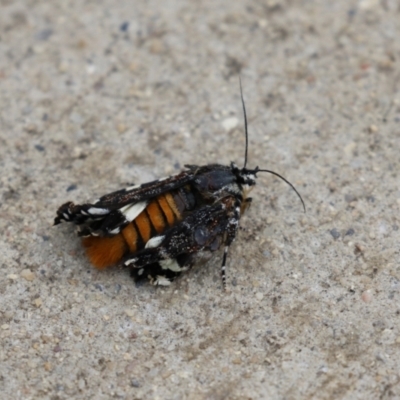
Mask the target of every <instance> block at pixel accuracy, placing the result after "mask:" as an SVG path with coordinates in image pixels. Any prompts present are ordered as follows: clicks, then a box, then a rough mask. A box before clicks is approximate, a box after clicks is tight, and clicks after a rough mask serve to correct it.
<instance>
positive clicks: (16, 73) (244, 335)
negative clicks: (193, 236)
mask: <svg viewBox="0 0 400 400" xmlns="http://www.w3.org/2000/svg"><path fill="white" fill-rule="evenodd" d="M122 3H124V4H122ZM124 23H129V26H127V25H125V26H124V25H123V24H124ZM126 28H127V29H126ZM399 35H400V6H399V4H398V2H397V1H394V0H382V1H377V0H360V1H347V0H340V1H295V0H293V1H290V0H288V1H280V0H277V1H264V2H263V1H251V0H246V1H236V2H231V1H197V0H196V1H190V2H188V1H172V0H170V1H163V2H158V1H153V0H152V1H140V2H139V1H138V2H135V5H133V2H118V3H116V2H113V1H110V0H109V1H92V2H89V1H86V2H77V1H69V2H66V1H52V2H48V1H28V0H26V1H7V0H2V1H1V2H0V88H1V92H0V129H1V130H0V146H1V147H0V165H1V182H0V193H1V199H2V200H1V205H0V229H1V232H2V233H3V234H2V239H1V240H0V254H1V269H2V274H1V277H0V291H1V305H0V319H1V321H0V338H1V350H0V352H1V359H0V376H1V380H0V390H1V392H2V397H3V398H21V399H22V398H23V399H34V398H51V399H69V398H71V397H73V398H82V399H87V398H96V399H107V398H113V397H115V398H127V399H133V398H135V399H186V398H190V399H225V398H226V399H242V398H251V399H259V398H268V399H271V398H276V399H305V398H307V399H308V398H318V399H332V398H335V399H367V398H370V399H373V398H374V399H375V398H382V399H387V398H400V383H399V382H400V372H399V358H400V351H399V348H400V331H399V325H400V324H399V322H400V301H399V298H400V263H399V246H400V240H399V239H400V231H399V226H400V221H399V219H400V217H399V208H400V188H399V172H398V171H399V170H400V158H399V144H400V143H399V142H400V139H399V136H400V106H399V104H400V103H399V101H400V93H399V91H400V88H399V77H400V68H399V59H400V41H399ZM239 70H240V71H241V76H242V80H243V85H244V91H245V99H246V104H247V109H248V117H249V122H250V128H249V131H250V152H249V158H250V162H249V164H250V166H255V165H259V166H260V167H264V168H270V169H274V170H275V171H277V172H279V173H282V174H283V175H284V176H286V177H287V178H288V179H289V180H290V181H291V182H293V183H294V184H295V185H296V186H297V188H298V189H299V191H300V192H301V193H302V195H303V197H304V199H305V201H306V204H307V207H308V212H307V214H306V215H304V214H303V213H302V212H301V205H300V203H299V201H298V199H297V198H296V196H295V195H294V193H293V192H292V191H291V190H290V189H289V188H288V187H287V186H286V185H285V184H283V183H282V182H280V181H277V180H275V179H273V177H270V176H262V177H260V179H259V184H258V186H257V188H256V189H255V190H254V194H253V197H254V202H253V206H252V208H251V209H250V211H249V213H248V214H247V215H246V216H245V217H243V219H242V224H241V225H242V227H243V228H244V229H243V230H242V231H241V232H240V237H239V239H238V240H237V241H236V244H235V246H234V247H233V249H232V251H231V254H230V259H229V266H228V271H227V273H228V287H229V289H230V292H229V293H226V294H225V293H223V292H222V291H221V283H220V278H219V265H220V259H219V258H217V259H215V261H214V262H212V263H210V264H209V265H208V266H207V267H205V268H202V269H197V270H194V271H191V272H190V273H188V274H187V275H185V276H184V277H183V278H182V279H180V280H179V281H178V282H176V283H174V284H173V285H172V286H171V287H170V288H168V289H164V290H163V289H162V290H158V289H157V290H156V289H154V288H152V287H150V286H149V285H143V286H141V287H136V286H135V285H134V284H133V283H132V282H131V280H130V278H129V274H128V273H127V271H124V270H119V269H114V270H112V271H109V272H103V273H102V272H97V271H95V270H93V269H91V267H90V265H89V263H88V262H87V260H86V258H85V256H84V254H83V251H82V249H81V247H80V243H79V241H78V239H77V238H76V237H75V236H74V233H73V229H72V228H69V227H67V226H62V227H60V228H59V227H57V228H55V227H54V228H53V227H52V226H51V224H52V219H53V218H54V215H55V211H56V209H57V207H58V206H59V205H60V204H61V203H63V202H65V201H66V200H74V201H77V202H82V201H85V200H90V199H94V198H96V197H97V196H99V195H101V194H104V193H107V192H109V191H112V190H114V189H117V188H119V187H122V186H124V185H125V184H126V183H128V182H130V183H131V182H136V183H138V182H141V181H147V180H149V179H153V178H155V177H160V176H164V175H166V174H171V173H175V172H177V171H178V170H180V168H182V166H183V164H185V163H199V164H204V163H208V162H216V161H218V162H223V163H227V162H229V161H231V160H236V161H237V162H238V163H241V162H242V159H243V147H244V138H243V129H242V112H241V106H240V99H239V89H238V79H237V73H238V71H239ZM235 118H236V120H235ZM236 122H237V127H236V128H234V129H233V130H230V131H229V132H228V131H227V130H226V129H225V128H226V127H228V126H229V125H230V124H231V125H235V124H236ZM72 185H75V186H72ZM68 190H69V191H68Z"/></svg>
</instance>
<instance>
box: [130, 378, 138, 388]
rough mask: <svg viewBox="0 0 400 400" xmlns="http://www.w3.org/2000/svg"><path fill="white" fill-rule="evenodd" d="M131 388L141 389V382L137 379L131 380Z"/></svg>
mask: <svg viewBox="0 0 400 400" xmlns="http://www.w3.org/2000/svg"><path fill="white" fill-rule="evenodd" d="M131 386H132V387H135V388H138V387H140V382H139V381H138V380H137V379H135V378H133V379H132V380H131Z"/></svg>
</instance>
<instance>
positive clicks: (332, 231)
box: [329, 228, 340, 239]
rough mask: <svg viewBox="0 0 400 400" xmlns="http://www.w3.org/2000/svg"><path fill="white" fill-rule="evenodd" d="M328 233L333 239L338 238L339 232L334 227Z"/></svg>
mask: <svg viewBox="0 0 400 400" xmlns="http://www.w3.org/2000/svg"><path fill="white" fill-rule="evenodd" d="M329 233H330V234H331V235H332V237H333V238H334V239H339V238H340V232H339V231H338V230H337V229H336V228H333V229H331V230H330V231H329Z"/></svg>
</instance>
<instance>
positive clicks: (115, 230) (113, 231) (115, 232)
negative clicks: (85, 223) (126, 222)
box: [109, 227, 120, 235]
mask: <svg viewBox="0 0 400 400" xmlns="http://www.w3.org/2000/svg"><path fill="white" fill-rule="evenodd" d="M119 232H120V228H119V227H118V228H115V229H113V230H112V231H110V232H109V234H110V235H116V234H117V233H119Z"/></svg>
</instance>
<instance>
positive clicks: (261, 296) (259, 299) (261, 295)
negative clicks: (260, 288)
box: [256, 292, 264, 301]
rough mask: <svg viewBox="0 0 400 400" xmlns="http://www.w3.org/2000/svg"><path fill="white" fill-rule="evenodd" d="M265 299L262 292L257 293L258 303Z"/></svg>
mask: <svg viewBox="0 0 400 400" xmlns="http://www.w3.org/2000/svg"><path fill="white" fill-rule="evenodd" d="M263 298H264V295H263V294H262V293H260V292H257V293H256V299H257V300H258V301H261V300H262V299H263Z"/></svg>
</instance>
